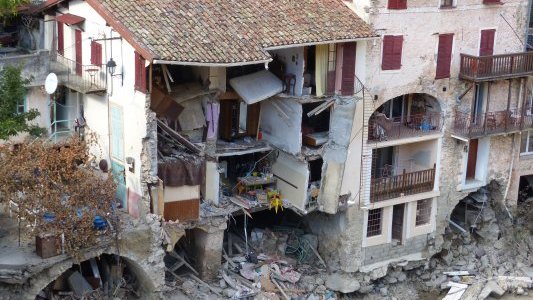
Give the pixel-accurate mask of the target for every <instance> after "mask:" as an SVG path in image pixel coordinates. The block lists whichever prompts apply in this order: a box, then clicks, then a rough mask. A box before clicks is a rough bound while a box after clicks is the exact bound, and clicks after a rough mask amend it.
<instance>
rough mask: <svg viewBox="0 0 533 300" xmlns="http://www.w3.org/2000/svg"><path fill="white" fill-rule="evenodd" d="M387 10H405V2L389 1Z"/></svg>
mask: <svg viewBox="0 0 533 300" xmlns="http://www.w3.org/2000/svg"><path fill="white" fill-rule="evenodd" d="M387 8H388V9H407V0H389V2H388V4H387Z"/></svg>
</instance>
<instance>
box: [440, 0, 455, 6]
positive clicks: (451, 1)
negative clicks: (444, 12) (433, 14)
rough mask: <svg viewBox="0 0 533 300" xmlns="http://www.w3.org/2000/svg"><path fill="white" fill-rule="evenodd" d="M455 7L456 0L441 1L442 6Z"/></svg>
mask: <svg viewBox="0 0 533 300" xmlns="http://www.w3.org/2000/svg"><path fill="white" fill-rule="evenodd" d="M453 7H455V3H454V0H442V1H441V2H440V8H453Z"/></svg>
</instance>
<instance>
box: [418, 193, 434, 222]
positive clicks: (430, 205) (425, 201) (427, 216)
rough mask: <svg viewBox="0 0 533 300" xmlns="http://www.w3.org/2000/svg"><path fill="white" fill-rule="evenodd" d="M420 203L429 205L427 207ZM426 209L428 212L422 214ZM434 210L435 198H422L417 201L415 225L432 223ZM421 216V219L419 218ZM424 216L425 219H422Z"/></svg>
mask: <svg viewBox="0 0 533 300" xmlns="http://www.w3.org/2000/svg"><path fill="white" fill-rule="evenodd" d="M420 204H425V205H427V206H426V207H419V205H420ZM422 210H424V212H425V213H426V214H424V215H422V214H421V213H420V212H421V211H422ZM432 210H433V199H422V200H418V201H416V207H415V227H420V226H426V225H429V224H431V213H432ZM419 217H420V219H419ZM422 217H423V219H422Z"/></svg>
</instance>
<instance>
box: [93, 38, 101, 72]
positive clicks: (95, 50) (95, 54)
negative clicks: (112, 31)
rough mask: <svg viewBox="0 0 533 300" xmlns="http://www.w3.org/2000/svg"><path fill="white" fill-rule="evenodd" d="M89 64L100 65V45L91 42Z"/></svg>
mask: <svg viewBox="0 0 533 300" xmlns="http://www.w3.org/2000/svg"><path fill="white" fill-rule="evenodd" d="M91 64H93V65H97V66H100V65H102V45H100V44H99V43H97V42H95V41H92V42H91Z"/></svg>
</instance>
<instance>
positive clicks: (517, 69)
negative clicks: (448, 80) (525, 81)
mask: <svg viewBox="0 0 533 300" xmlns="http://www.w3.org/2000/svg"><path fill="white" fill-rule="evenodd" d="M528 75H533V52H522V53H511V54H500V55H489V56H473V55H468V54H461V66H460V70H459V78H462V79H466V80H471V81H488V80H499V79H509V78H515V77H522V76H528Z"/></svg>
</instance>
